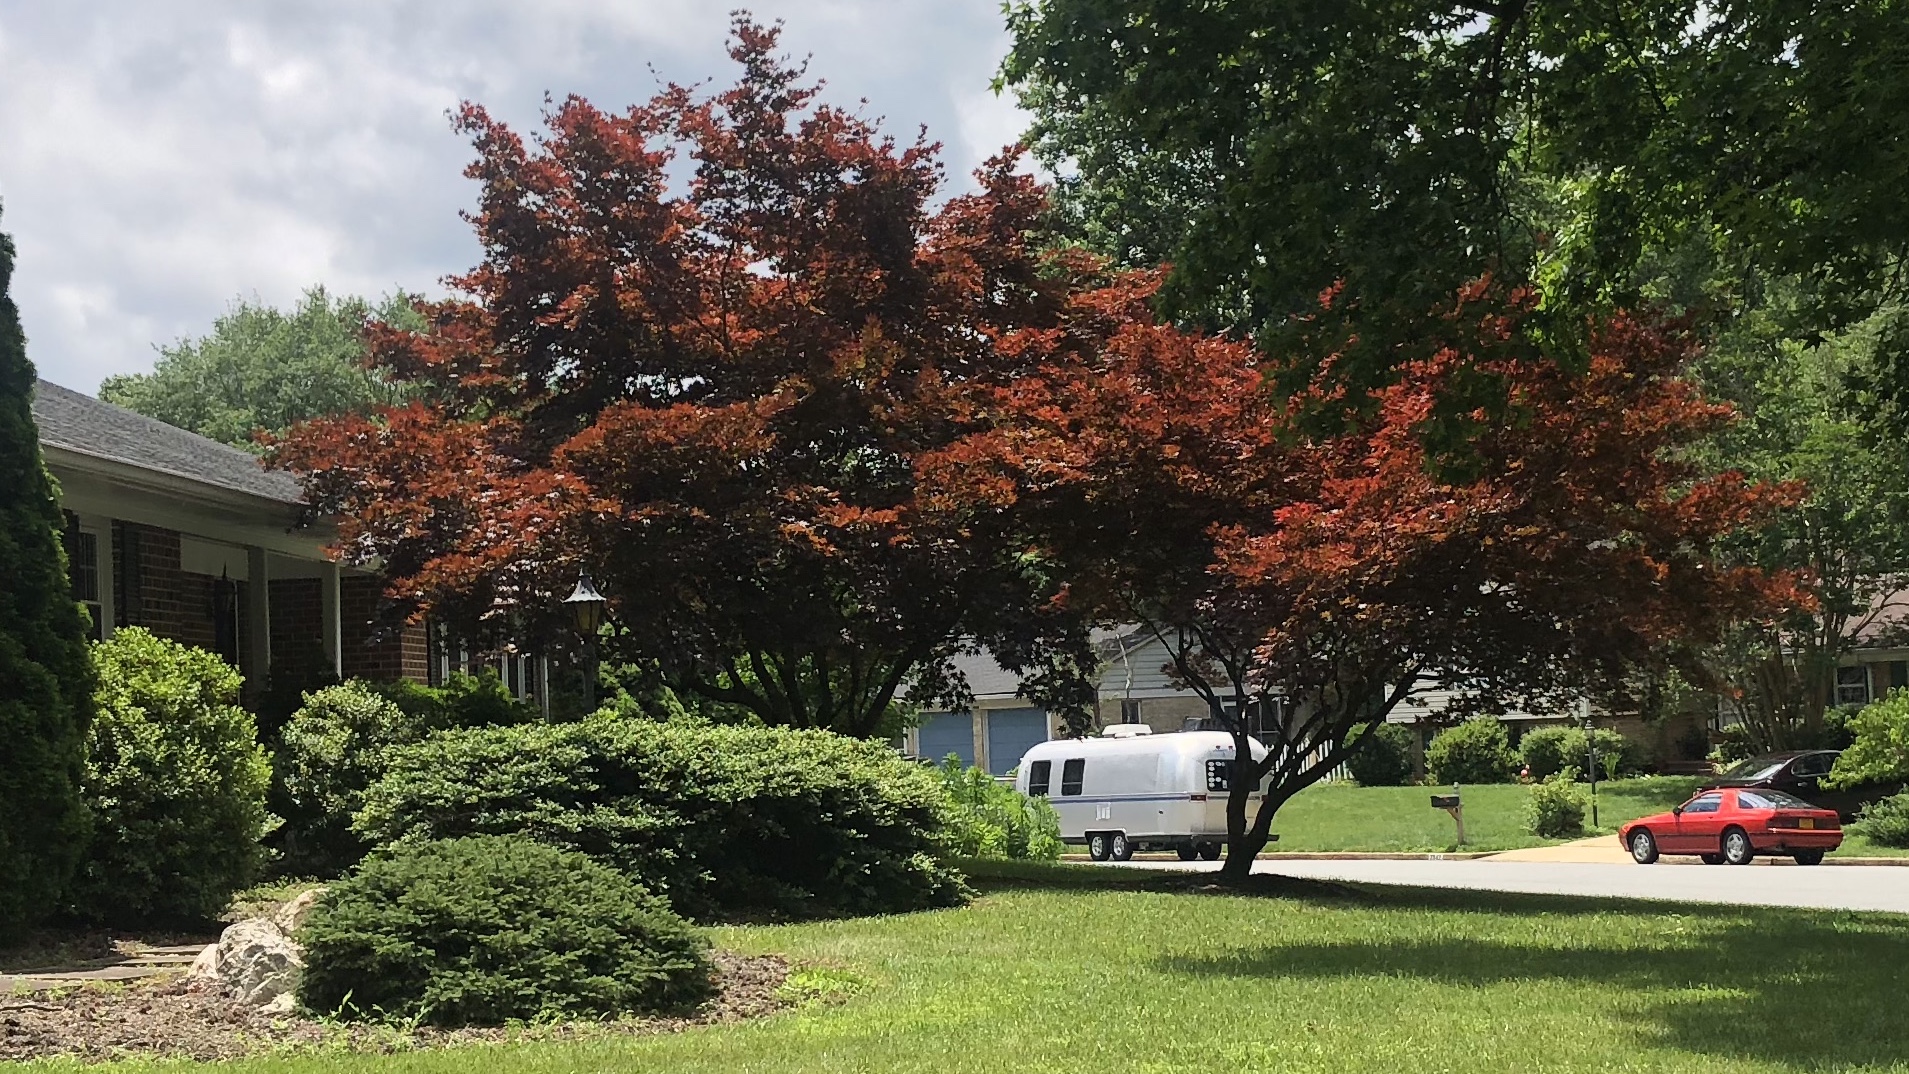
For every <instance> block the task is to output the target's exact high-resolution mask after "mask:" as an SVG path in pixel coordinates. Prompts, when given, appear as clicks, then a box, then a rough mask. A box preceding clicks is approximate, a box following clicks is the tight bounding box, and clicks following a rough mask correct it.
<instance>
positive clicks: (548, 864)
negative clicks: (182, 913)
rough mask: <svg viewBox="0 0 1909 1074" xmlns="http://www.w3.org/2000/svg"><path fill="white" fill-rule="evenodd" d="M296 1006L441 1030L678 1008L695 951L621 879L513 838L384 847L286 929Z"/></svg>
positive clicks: (693, 995)
mask: <svg viewBox="0 0 1909 1074" xmlns="http://www.w3.org/2000/svg"><path fill="white" fill-rule="evenodd" d="M299 941H300V942H301V943H303V944H304V946H305V963H306V965H305V973H304V977H303V979H302V980H301V981H300V983H299V988H298V998H299V1001H300V1002H301V1003H302V1004H304V1006H305V1007H306V1008H307V1009H309V1010H312V1011H316V1012H319V1013H323V1014H330V1013H334V1012H339V1013H343V1014H346V1015H349V1016H356V1017H373V1018H381V1019H386V1020H391V1021H399V1022H414V1021H416V1022H425V1023H429V1024H432V1025H440V1026H461V1025H496V1024H499V1023H501V1022H505V1021H510V1020H516V1019H523V1020H529V1019H537V1018H552V1017H604V1016H609V1015H617V1014H622V1013H625V1012H640V1013H650V1012H655V1011H665V1010H678V1009H682V1008H685V1007H688V1006H690V1005H692V1004H694V1003H695V1002H697V1001H698V1000H701V999H702V998H703V997H705V996H707V995H708V994H709V993H710V991H711V980H710V972H709V963H708V960H707V959H706V957H705V954H704V944H703V941H702V939H701V938H700V937H699V936H697V934H696V933H695V931H694V930H692V929H691V928H690V927H689V926H688V925H687V924H685V923H684V921H683V919H682V918H680V917H677V916H676V915H675V914H674V913H672V912H671V911H670V909H669V906H668V904H667V903H665V902H664V901H663V900H662V899H660V898H657V897H655V896H653V895H651V894H649V893H648V892H646V891H644V890H643V888H642V887H641V886H640V885H638V884H636V883H635V882H634V881H632V880H630V879H629V878H627V877H625V876H623V875H621V874H619V873H618V872H616V871H615V870H613V869H610V868H608V867H607V866H604V865H600V864H598V863H596V862H594V861H591V860H590V859H589V858H588V857H585V856H584V855H582V854H578V853H576V852H575V851H569V850H559V849H557V848H556V847H551V846H545V845H544V844H541V843H538V842H536V841H535V840H532V839H527V838H524V837H521V836H483V837H478V838H472V839H453V840H448V841H443V842H427V843H418V844H415V845H405V846H400V847H397V848H394V849H393V850H392V851H391V852H390V853H388V854H378V855H374V856H372V857H370V858H368V859H366V860H365V861H364V862H363V863H362V864H361V865H360V866H359V867H358V869H357V870H356V871H355V872H354V873H352V875H350V876H348V877H346V878H345V879H344V880H341V881H339V882H338V883H336V884H333V885H332V886H331V887H330V888H328V889H326V891H325V894H324V896H323V897H322V898H321V899H320V900H319V903H318V905H317V907H316V908H314V910H313V911H312V915H311V917H310V918H309V919H308V920H307V921H306V923H305V925H304V926H303V927H302V928H301V929H300V930H299Z"/></svg>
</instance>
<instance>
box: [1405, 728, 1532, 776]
mask: <svg viewBox="0 0 1909 1074" xmlns="http://www.w3.org/2000/svg"><path fill="white" fill-rule="evenodd" d="M1425 768H1426V771H1427V772H1429V773H1430V774H1431V777H1432V782H1434V783H1510V782H1512V781H1513V780H1514V779H1516V778H1517V775H1518V755H1517V754H1515V753H1512V752H1511V739H1510V736H1508V735H1506V734H1505V725H1504V724H1503V723H1501V722H1499V721H1498V720H1497V719H1495V718H1493V717H1490V716H1480V717H1478V718H1477V719H1472V720H1466V721H1465V722H1464V723H1461V724H1459V725H1458V726H1457V727H1453V728H1450V729H1448V730H1445V731H1441V732H1440V733H1439V735H1438V737H1437V738H1434V739H1432V742H1431V745H1429V746H1427V747H1425Z"/></svg>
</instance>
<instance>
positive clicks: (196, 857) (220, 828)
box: [70, 627, 271, 924]
mask: <svg viewBox="0 0 1909 1074" xmlns="http://www.w3.org/2000/svg"><path fill="white" fill-rule="evenodd" d="M93 666H94V668H95V670H96V672H97V674H98V675H99V687H98V691H97V693H96V695H95V697H96V700H97V702H98V706H99V715H98V717H97V718H96V719H95V720H94V721H93V727H92V732H91V734H90V736H89V737H88V743H87V747H88V748H87V761H86V781H85V793H86V800H87V804H88V806H89V807H90V808H91V810H92V812H93V841H92V844H91V847H90V850H89V853H88V855H87V859H86V861H85V864H84V865H82V866H81V868H80V871H79V874H78V875H77V876H76V877H75V878H74V881H73V885H72V889H71V893H70V901H71V903H72V906H73V909H74V910H75V912H77V913H78V914H80V915H81V916H82V917H85V918H88V919H90V920H94V921H100V922H105V923H109V924H117V923H122V922H131V921H140V920H147V919H179V920H199V921H203V920H210V919H212V918H214V917H216V916H217V915H218V914H219V913H220V912H221V911H223V910H224V909H225V907H226V904H227V903H228V902H230V901H231V898H232V894H233V893H234V892H236V891H238V890H239V889H240V888H243V887H245V886H246V885H248V884H250V883H251V882H252V880H253V879H254V878H255V876H256V875H257V873H258V867H259V864H260V862H261V860H262V857H263V853H262V848H261V847H260V846H259V839H260V837H261V836H262V835H263V834H264V831H265V824H266V817H267V814H266V811H265V794H266V789H267V787H268V785H269V784H270V782H271V767H270V765H269V764H268V763H267V762H266V759H265V752H264V751H263V750H262V749H260V748H259V745H258V742H257V740H256V737H255V735H256V732H255V729H254V726H253V723H252V716H251V714H250V713H248V712H246V711H245V710H244V709H242V708H240V707H239V706H238V698H239V685H240V683H241V681H242V680H241V679H240V677H239V673H238V672H237V671H234V670H233V669H232V667H231V665H229V664H227V663H226V662H225V661H223V660H221V659H219V658H218V657H217V656H215V655H214V654H212V653H209V652H207V651H205V650H204V649H198V648H194V647H192V646H188V645H180V644H179V643H177V642H173V641H167V640H165V639H163V638H159V637H156V636H154V635H153V634H151V633H149V632H147V631H145V630H142V629H139V628H137V627H132V628H127V629H122V630H120V631H118V632H116V633H115V634H114V635H113V637H112V639H111V640H109V641H104V642H100V643H98V644H96V645H94V646H93Z"/></svg>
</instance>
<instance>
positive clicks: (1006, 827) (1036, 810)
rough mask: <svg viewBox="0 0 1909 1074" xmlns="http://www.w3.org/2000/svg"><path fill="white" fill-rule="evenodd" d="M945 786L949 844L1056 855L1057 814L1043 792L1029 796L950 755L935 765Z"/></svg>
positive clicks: (975, 853)
mask: <svg viewBox="0 0 1909 1074" xmlns="http://www.w3.org/2000/svg"><path fill="white" fill-rule="evenodd" d="M938 771H939V772H940V773H941V785H942V787H944V788H945V789H946V790H947V792H948V803H949V809H948V817H947V823H948V847H949V849H950V850H951V851H952V852H954V853H956V854H959V855H961V856H963V857H968V858H1007V859H1013V860H1024V861H1055V860H1058V859H1059V858H1060V856H1061V818H1060V814H1058V813H1056V812H1054V806H1053V805H1052V804H1051V803H1049V802H1048V800H1047V799H1045V798H1030V797H1028V796H1027V795H1025V794H1022V793H1021V792H1019V791H1017V790H1015V789H1014V788H1013V787H1008V786H1003V785H1002V784H1000V783H997V782H995V779H994V777H993V776H991V775H989V774H988V773H987V772H985V771H983V770H981V769H979V768H964V767H962V764H961V762H960V760H958V759H957V758H954V757H950V758H948V759H947V760H946V761H944V762H943V763H942V765H941V767H940V768H939V769H938Z"/></svg>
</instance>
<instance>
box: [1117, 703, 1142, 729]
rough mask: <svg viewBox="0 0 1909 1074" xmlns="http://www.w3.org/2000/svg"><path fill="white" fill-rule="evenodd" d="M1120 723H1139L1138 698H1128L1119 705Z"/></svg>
mask: <svg viewBox="0 0 1909 1074" xmlns="http://www.w3.org/2000/svg"><path fill="white" fill-rule="evenodd" d="M1120 722H1121V723H1139V722H1140V700H1139V699H1138V698H1131V697H1130V698H1127V699H1125V700H1123V701H1122V702H1121V703H1120Z"/></svg>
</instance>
